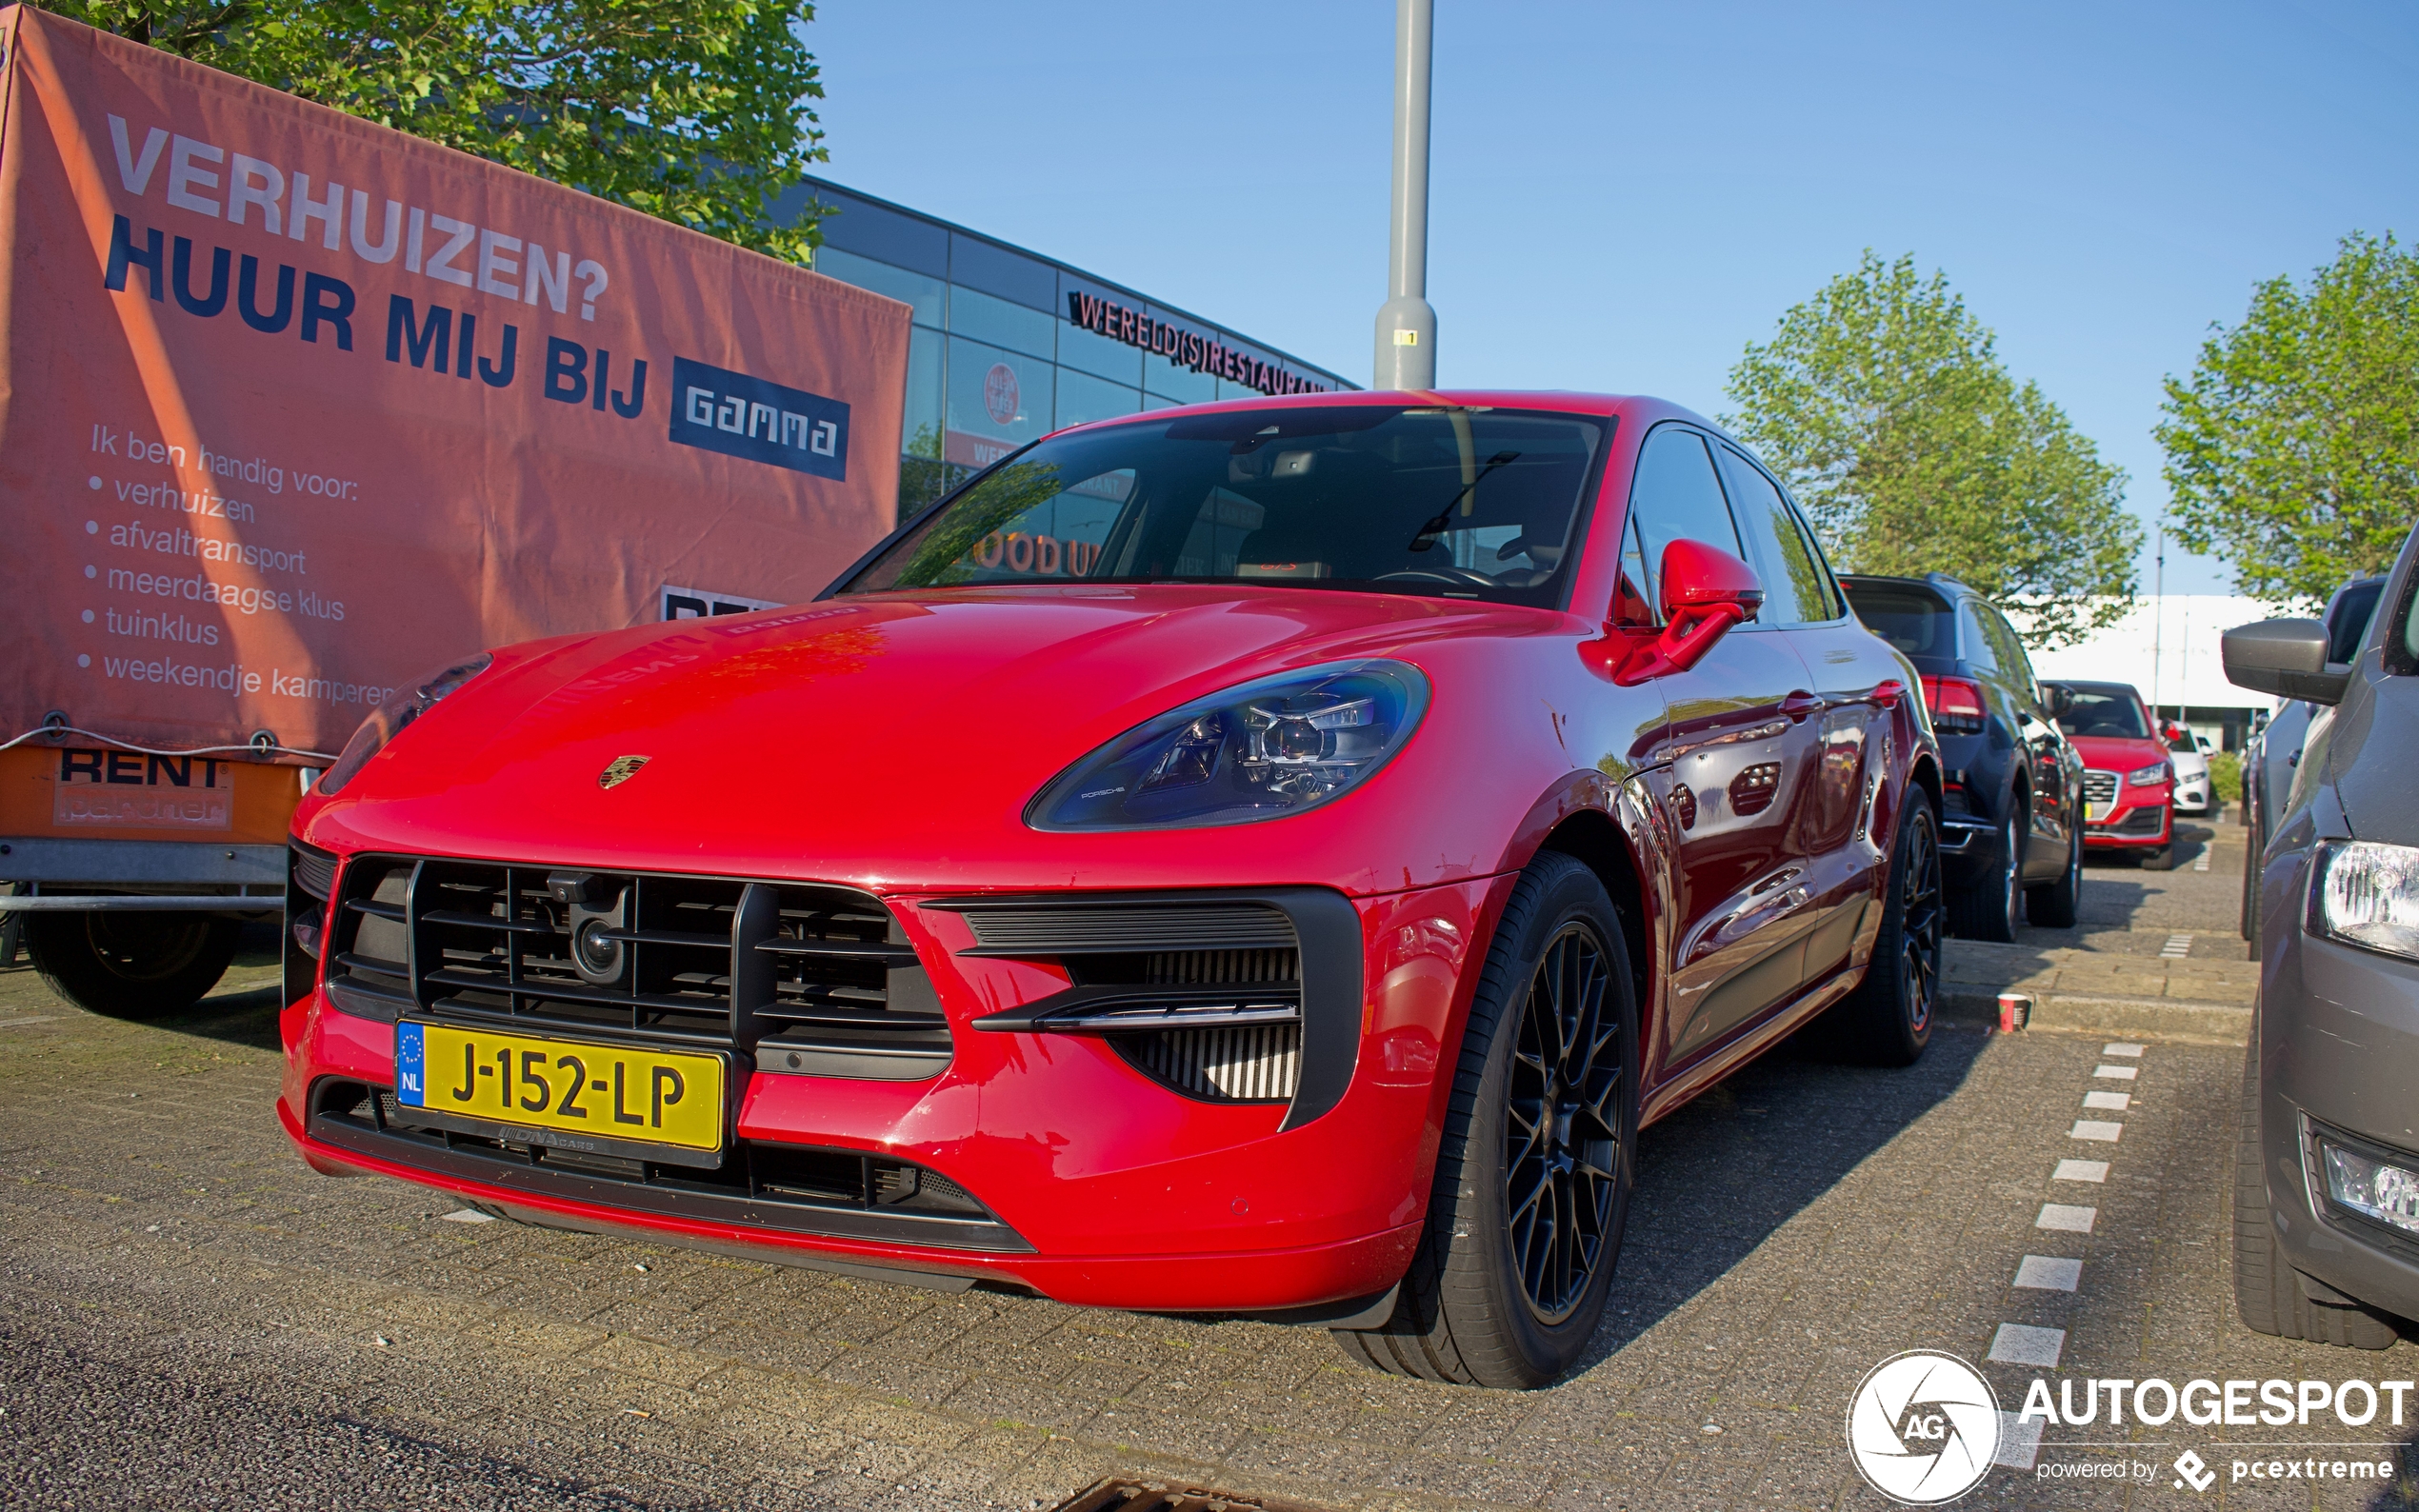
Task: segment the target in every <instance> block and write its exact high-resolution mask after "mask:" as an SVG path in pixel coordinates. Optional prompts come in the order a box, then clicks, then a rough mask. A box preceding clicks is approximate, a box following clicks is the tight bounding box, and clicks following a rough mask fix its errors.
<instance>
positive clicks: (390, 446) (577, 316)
mask: <svg viewBox="0 0 2419 1512" xmlns="http://www.w3.org/2000/svg"><path fill="white" fill-rule="evenodd" d="M0 44H4V45H5V46H6V48H7V55H6V67H5V72H4V73H0V89H5V90H6V95H5V104H4V105H0V341H5V345H6V350H5V366H0V510H5V515H6V519H7V521H8V545H7V548H6V549H5V550H0V614H5V615H6V616H7V620H6V626H7V637H6V642H5V649H4V650H0V740H5V739H7V738H9V737H10V736H13V735H16V734H18V733H20V732H22V731H25V730H27V729H30V728H31V727H33V726H37V725H39V724H40V723H41V722H42V720H43V718H44V717H45V715H46V714H48V713H50V712H51V711H53V710H58V711H62V712H64V713H65V714H66V715H67V716H68V721H69V723H70V724H71V725H74V726H80V727H83V728H87V729H92V730H98V731H102V732H104V733H107V734H110V735H112V736H116V737H119V738H121V739H125V740H129V741H135V742H143V743H147V744H154V745H163V746H200V745H205V744H213V743H219V742H229V743H242V742H245V741H248V740H250V738H251V737H252V736H253V734H254V732H256V731H261V730H266V731H269V732H270V734H271V736H272V737H273V739H274V741H275V743H276V744H278V745H280V746H288V747H293V748H295V749H296V750H300V751H318V752H332V751H334V750H336V749H337V748H339V747H340V746H342V745H343V744H344V742H345V740H346V738H347V737H348V736H349V735H350V733H351V731H352V729H353V726H356V725H358V724H359V723H360V722H361V719H362V717H363V716H364V715H365V714H366V713H367V712H368V711H369V710H370V708H371V707H372V706H375V705H376V704H377V703H378V702H379V701H380V700H381V699H383V698H385V697H386V696H388V695H389V694H390V693H391V692H392V691H393V690H394V689H395V688H396V687H397V686H400V685H401V684H402V683H404V682H405V681H406V680H407V679H408V678H410V677H411V676H412V675H413V674H414V673H417V672H421V671H424V670H427V669H429V668H431V667H434V666H439V665H442V664H443V663H445V662H446V661H448V660H450V659H452V658H455V657H459V656H461V655H464V654H466V653H468V652H470V651H472V650H475V649H477V648H479V647H486V646H495V645H502V644H505V643H507V642H511V641H519V640H527V639H530V638H532V637H538V636H546V635H554V634H560V633H565V632H569V631H577V630H590V629H605V628H611V627H624V626H630V625H634V624H639V623H642V622H646V621H650V620H655V619H663V618H676V617H681V616H684V615H688V614H709V613H717V612H729V611H730V610H732V609H736V608H750V607H762V606H766V605H773V604H789V603H794V602H796V601H798V600H801V599H805V598H808V597H811V596H812V595H813V594H814V593H816V592H817V591H819V590H820V589H821V588H822V587H824V585H825V584H827V583H828V582H830V579H831V578H832V577H833V576H835V575H836V574H837V573H838V572H839V571H840V570H841V569H842V568H843V567H846V566H848V565H849V563H850V562H851V561H853V560H854V559H855V558H856V557H857V556H858V555H860V554H861V553H862V552H863V551H864V550H865V549H866V548H867V547H870V546H871V545H872V544H873V543H874V542H875V541H876V540H878V539H880V537H881V536H882V534H883V533H884V532H885V531H886V530H888V529H889V528H890V524H891V521H892V517H893V514H894V512H895V509H896V504H897V499H896V492H897V483H898V456H899V428H900V411H901V405H902V401H903V398H904V395H905V390H906V370H907V350H908V321H909V309H908V307H907V306H905V305H902V304H898V303H896V302H894V301H891V300H889V299H885V298H882V297H881V296H879V295H876V294H872V293H869V292H867V291H865V290H862V289H858V288H851V287H850V286H848V285H845V284H841V283H838V282H836V281H834V280H831V279H828V278H823V277H820V276H818V275H816V274H814V273H810V272H808V271H806V270H805V269H798V268H792V267H790V266H788V265H786V264H782V263H779V262H776V261H774V260H772V259H770V258H768V257H764V256H761V255H759V254H757V253H754V252H750V251H744V250H741V249H737V248H734V247H731V246H730V245H728V244H726V243H723V242H719V241H715V240H713V239H712V238H710V237H707V236H703V235H700V234H697V233H695V232H692V231H690V230H686V229H681V228H678V227H674V226H671V225H669V224H667V223H665V222H662V221H659V220H655V219H653V218H651V217H649V216H646V215H642V214H640V213H638V212H636V211H633V210H630V209H623V208H621V207H619V206H615V205H610V204H607V203H605V202H603V201H601V200H598V199H595V198H593V197H590V196H589V195H585V194H582V193H579V192H577V191H575V190H572V189H565V188H562V187H561V186H559V185H554V184H550V183H546V182H544V181H542V180H539V179H535V178H532V177H530V176H529V175H527V174H524V173H519V172H516V171H514V170H512V169H505V168H501V167H498V166H496V165H494V164H491V163H487V162H484V161H481V160H479V159H477V158H473V157H470V156H467V155H465V154H462V153H459V152H455V151H452V150H450V149H446V148H441V147H438V146H435V145H433V144H431V143H428V142H424V141H421V140H418V139H416V138H413V137H410V136H406V135H404V134H402V133H400V132H396V131H393V130H390V129H386V128H383V127H379V126H374V125H371V124H370V123H368V122H364V121H360V120H356V119H354V118H352V117H350V116H347V115H344V114H342V113H340V112H337V111H334V110H330V109H323V108H321V107H318V106H314V105H310V104H307V103H305V102H303V101H300V100H297V99H295V98H293V97H292V96H290V95H287V94H283V93H280V92H278V91H276V90H270V89H266V88H264V87H262V86H259V85H255V84H251V83H248V82H246V81H244V80H241V79H237V78H234V77H231V76H230V75H228V74H224V73H220V72H217V71H215V70H210V69H205V68H201V67H199V66H197V65H194V64H190V63H187V62H184V61H182V60H180V59H178V58H175V57H172V56H170V55H169V54H167V53H163V52H159V51H155V50H151V49H150V48H146V47H142V46H139V45H136V44H134V43H131V42H128V41H125V40H123V39H121V38H117V37H113V36H110V35H106V34H104V33H101V32H97V31H93V30H89V29H87V28H84V27H81V26H78V25H75V24H73V23H71V22H68V21H64V20H61V19H59V18H58V17H55V16H51V15H48V14H46V13H44V12H42V11H38V10H32V9H30V8H27V7H22V6H20V7H10V8H7V9H0ZM289 759H290V760H295V761H306V760H308V759H309V758H306V757H300V756H294V757H290V758H289ZM314 765H324V763H314Z"/></svg>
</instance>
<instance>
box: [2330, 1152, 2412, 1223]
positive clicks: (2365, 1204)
mask: <svg viewBox="0 0 2419 1512" xmlns="http://www.w3.org/2000/svg"><path fill="white" fill-rule="evenodd" d="M2318 1160H2319V1164H2320V1165H2322V1166H2323V1167H2324V1168H2325V1170H2326V1176H2327V1195H2328V1196H2329V1197H2331V1198H2333V1199H2334V1200H2335V1203H2336V1204H2337V1205H2338V1206H2342V1207H2349V1208H2350V1209H2351V1210H2352V1211H2353V1212H2355V1213H2358V1214H2359V1215H2360V1216H2362V1217H2363V1218H2368V1219H2373V1220H2374V1221H2376V1222H2377V1223H2380V1224H2392V1225H2393V1226H2394V1227H2396V1228H2399V1229H2401V1230H2402V1231H2403V1232H2405V1233H2407V1234H2419V1171H2412V1170H2410V1169H2409V1167H2408V1166H2407V1165H2402V1164H2393V1163H2390V1162H2388V1161H2381V1160H2373V1159H2371V1158H2369V1156H2367V1155H2362V1154H2358V1153H2356V1152H2354V1151H2352V1150H2349V1149H2346V1148H2344V1147H2343V1146H2342V1145H2340V1144H2336V1143H2335V1142H2334V1141H2333V1140H2330V1139H2329V1138H2328V1137H2327V1136H2326V1135H2325V1134H2323V1133H2322V1134H2320V1135H2319V1136H2318ZM2414 1164H2419V1163H2414Z"/></svg>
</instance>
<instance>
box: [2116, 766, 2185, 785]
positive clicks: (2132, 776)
mask: <svg viewBox="0 0 2419 1512" xmlns="http://www.w3.org/2000/svg"><path fill="white" fill-rule="evenodd" d="M2174 775H2175V764H2174V763H2173V762H2160V763H2158V764H2157V765H2156V766H2136V767H2134V768H2133V769H2132V770H2131V771H2129V772H2127V773H2126V774H2125V780H2126V781H2127V782H2129V783H2131V784H2132V785H2133V786H2136V787H2155V786H2158V785H2159V784H2161V783H2163V782H2165V781H2167V780H2168V779H2169V778H2170V777H2172V776H2174Z"/></svg>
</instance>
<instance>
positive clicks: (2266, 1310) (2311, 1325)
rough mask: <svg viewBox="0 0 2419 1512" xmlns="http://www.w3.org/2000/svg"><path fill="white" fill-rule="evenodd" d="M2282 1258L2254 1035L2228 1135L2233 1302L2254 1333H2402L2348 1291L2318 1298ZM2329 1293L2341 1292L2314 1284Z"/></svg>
mask: <svg viewBox="0 0 2419 1512" xmlns="http://www.w3.org/2000/svg"><path fill="white" fill-rule="evenodd" d="M2312 1284H2315V1283H2306V1282H2305V1280H2304V1278H2303V1276H2302V1274H2301V1273H2300V1272H2299V1271H2297V1270H2295V1269H2293V1267H2292V1266H2291V1265H2289V1264H2288V1263H2286V1260H2285V1248H2284V1246H2283V1245H2282V1244H2279V1243H2276V1229H2275V1226H2274V1225H2273V1224H2271V1223H2270V1222H2269V1216H2268V1171H2267V1164H2266V1161H2265V1159H2264V1158H2263V1155H2262V1152H2261V1148H2260V1137H2259V1035H2258V1032H2257V1028H2256V1026H2254V1028H2253V1032H2252V1035H2251V1045H2250V1049H2249V1051H2248V1052H2247V1053H2246V1054H2245V1055H2244V1057H2243V1102H2242V1108H2241V1113H2240V1117H2238V1118H2237V1119H2236V1121H2235V1139H2234V1310H2235V1311H2236V1312H2237V1313H2239V1314H2241V1316H2242V1319H2243V1326H2244V1327H2246V1328H2249V1330H2250V1331H2251V1332H2253V1333H2255V1334H2273V1335H2275V1336H2276V1337H2278V1338H2280V1339H2307V1340H2309V1341H2310V1342H2311V1343H2323V1344H2335V1345H2337V1346H2339V1347H2342V1348H2345V1349H2388V1348H2391V1347H2392V1346H2393V1343H2394V1341H2395V1340H2397V1339H2399V1338H2400V1337H2402V1335H2401V1332H2400V1330H2398V1329H2397V1328H2396V1327H2395V1326H2394V1324H2393V1321H2392V1320H2391V1319H2390V1318H2389V1317H2388V1316H2387V1315H2385V1314H2383V1313H2379V1312H2376V1311H2374V1310H2372V1309H2370V1308H2368V1307H2364V1306H2362V1305H2360V1304H2359V1303H2353V1302H2351V1301H2350V1300H2349V1298H2345V1299H2343V1300H2342V1301H2340V1302H2338V1301H2325V1302H2322V1301H2319V1300H2318V1299H2316V1298H2314V1297H2312V1296H2311V1295H2310V1287H2311V1285H2312ZM2319 1289H2321V1290H2324V1291H2325V1292H2326V1293H2327V1295H2328V1296H2329V1298H2330V1299H2331V1298H2340V1297H2342V1294H2341V1293H2340V1292H2336V1291H2334V1290H2333V1289H2332V1288H2331V1287H2324V1286H2321V1287H2320V1288H2319Z"/></svg>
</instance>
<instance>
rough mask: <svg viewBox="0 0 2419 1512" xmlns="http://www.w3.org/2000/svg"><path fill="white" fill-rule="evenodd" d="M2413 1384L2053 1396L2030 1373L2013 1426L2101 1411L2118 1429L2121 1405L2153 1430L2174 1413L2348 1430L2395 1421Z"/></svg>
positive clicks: (2099, 1387)
mask: <svg viewBox="0 0 2419 1512" xmlns="http://www.w3.org/2000/svg"><path fill="white" fill-rule="evenodd" d="M2413 1385H2414V1383H2412V1382H2409V1381H2380V1382H2376V1383H2369V1382H2366V1381H2343V1382H2326V1381H2280V1380H2270V1381H2226V1382H2218V1381H2188V1382H2186V1383H2184V1384H2183V1385H2182V1386H2181V1387H2178V1386H2177V1385H2176V1384H2175V1383H2172V1382H2169V1381H2163V1380H2160V1379H2158V1378H2156V1377H2152V1378H2151V1379H2149V1380H2148V1381H2121V1380H2107V1381H2103V1380H2099V1379H2097V1378H2093V1379H2090V1380H2085V1381H2075V1380H2071V1379H2069V1380H2066V1381H2061V1382H2059V1383H2058V1389H2057V1393H2056V1395H2055V1396H2054V1397H2053V1396H2052V1395H2051V1394H2050V1390H2049V1382H2047V1381H2044V1380H2042V1379H2041V1378H2040V1377H2038V1376H2036V1377H2034V1378H2033V1382H2032V1385H2031V1386H2030V1388H2029V1389H2028V1390H2027V1391H2026V1392H2025V1399H2024V1410H2023V1411H2021V1412H2019V1413H2017V1414H2016V1421H2017V1422H2025V1421H2027V1420H2028V1419H2032V1418H2038V1419H2040V1420H2041V1421H2042V1422H2064V1423H2066V1424H2068V1425H2069V1426H2070V1427H2078V1428H2079V1427H2082V1426H2084V1425H2086V1424H2088V1423H2093V1422H2099V1421H2100V1414H2101V1413H2102V1412H2104V1411H2105V1412H2106V1413H2107V1414H2108V1415H2109V1418H2108V1421H2109V1423H2110V1424H2111V1425H2119V1424H2122V1423H2123V1422H2125V1421H2126V1412H2127V1411H2128V1409H2130V1410H2131V1412H2132V1414H2133V1421H2134V1422H2140V1423H2146V1424H2148V1425H2149V1426H2150V1427H2154V1428H2155V1427H2158V1426H2159V1425H2161V1424H2163V1423H2167V1422H2173V1421H2174V1420H2175V1419H2176V1418H2178V1417H2179V1416H2180V1417H2181V1418H2182V1419H2183V1420H2184V1421H2185V1422H2189V1423H2192V1424H2194V1425H2195V1426H2208V1425H2210V1424H2213V1423H2225V1424H2227V1425H2229V1426H2238V1427H2239V1426H2249V1425H2251V1424H2266V1425H2267V1426H2269V1427H2271V1428H2278V1427H2283V1426H2285V1425H2286V1424H2287V1423H2292V1424H2295V1425H2298V1426H2303V1427H2307V1426H2309V1421H2310V1415H2311V1414H2313V1413H2325V1414H2329V1415H2331V1416H2332V1417H2333V1419H2334V1421H2335V1422H2339V1423H2341V1424H2343V1425H2344V1426H2346V1427H2349V1428H2358V1427H2365V1426H2367V1425H2368V1424H2369V1423H2371V1422H2378V1421H2379V1414H2380V1413H2381V1412H2382V1413H2385V1414H2387V1416H2386V1418H2385V1420H2384V1421H2385V1422H2388V1423H2389V1424H2390V1425H2391V1426H2393V1427H2397V1428H2398V1427H2401V1426H2402V1424H2403V1413H2404V1411H2405V1408H2406V1405H2407V1403H2406V1399H2407V1398H2408V1397H2409V1395H2410V1392H2411V1389H2412V1387H2413Z"/></svg>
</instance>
